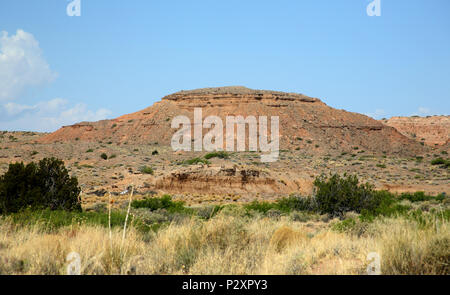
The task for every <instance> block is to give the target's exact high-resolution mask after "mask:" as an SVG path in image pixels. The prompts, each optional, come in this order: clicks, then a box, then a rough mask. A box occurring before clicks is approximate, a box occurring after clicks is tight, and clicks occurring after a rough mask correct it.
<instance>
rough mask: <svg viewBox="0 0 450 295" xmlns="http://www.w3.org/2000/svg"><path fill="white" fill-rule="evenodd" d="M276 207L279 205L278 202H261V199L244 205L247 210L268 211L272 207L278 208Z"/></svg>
mask: <svg viewBox="0 0 450 295" xmlns="http://www.w3.org/2000/svg"><path fill="white" fill-rule="evenodd" d="M276 207H277V204H276V203H269V202H260V201H253V202H251V203H250V204H246V205H244V208H245V209H247V210H254V211H258V212H261V213H267V211H269V210H271V209H276Z"/></svg>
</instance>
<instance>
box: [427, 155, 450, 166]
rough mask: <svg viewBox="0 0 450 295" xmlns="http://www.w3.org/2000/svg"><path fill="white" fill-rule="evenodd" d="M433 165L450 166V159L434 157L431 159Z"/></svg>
mask: <svg viewBox="0 0 450 295" xmlns="http://www.w3.org/2000/svg"><path fill="white" fill-rule="evenodd" d="M431 165H442V167H445V168H448V167H450V160H445V159H443V158H441V157H439V158H436V159H433V160H432V161H431Z"/></svg>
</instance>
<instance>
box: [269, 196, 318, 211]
mask: <svg viewBox="0 0 450 295" xmlns="http://www.w3.org/2000/svg"><path fill="white" fill-rule="evenodd" d="M315 206H316V205H315V200H314V199H313V198H305V197H301V196H289V197H287V198H281V199H279V200H277V202H276V207H277V209H279V210H280V211H283V212H291V211H313V210H314V209H315Z"/></svg>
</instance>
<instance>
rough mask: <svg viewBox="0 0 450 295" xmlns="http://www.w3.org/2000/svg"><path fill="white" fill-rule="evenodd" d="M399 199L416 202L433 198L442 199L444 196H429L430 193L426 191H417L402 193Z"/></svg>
mask: <svg viewBox="0 0 450 295" xmlns="http://www.w3.org/2000/svg"><path fill="white" fill-rule="evenodd" d="M399 199H400V200H408V201H410V202H413V203H414V202H424V201H431V200H436V199H437V200H441V199H442V197H441V195H440V196H437V197H434V196H429V195H426V194H425V192H415V193H402V194H401V195H400V196H399Z"/></svg>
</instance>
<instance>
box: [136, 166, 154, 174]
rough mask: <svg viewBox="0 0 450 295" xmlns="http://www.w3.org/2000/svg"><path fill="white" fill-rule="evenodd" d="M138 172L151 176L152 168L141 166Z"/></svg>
mask: <svg viewBox="0 0 450 295" xmlns="http://www.w3.org/2000/svg"><path fill="white" fill-rule="evenodd" d="M139 171H141V173H144V174H151V175H153V168H152V167H150V166H142V167H140V168H139Z"/></svg>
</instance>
